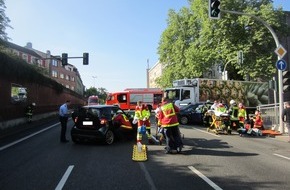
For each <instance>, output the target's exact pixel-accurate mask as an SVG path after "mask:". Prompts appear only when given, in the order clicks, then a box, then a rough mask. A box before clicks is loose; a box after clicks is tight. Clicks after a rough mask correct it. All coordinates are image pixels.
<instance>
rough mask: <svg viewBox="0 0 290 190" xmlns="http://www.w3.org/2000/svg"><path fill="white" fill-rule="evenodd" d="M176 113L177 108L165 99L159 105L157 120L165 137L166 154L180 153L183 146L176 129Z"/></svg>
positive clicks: (177, 123)
mask: <svg viewBox="0 0 290 190" xmlns="http://www.w3.org/2000/svg"><path fill="white" fill-rule="evenodd" d="M178 112H179V108H178V107H177V106H176V105H174V104H173V103H172V102H171V101H169V99H168V98H165V99H164V101H163V103H162V105H161V111H160V114H159V120H160V124H161V127H163V128H164V133H165V136H166V151H165V153H166V154H169V153H176V152H181V149H182V146H183V144H182V140H181V136H180V131H179V128H178V125H179V122H178V117H177V113H178Z"/></svg>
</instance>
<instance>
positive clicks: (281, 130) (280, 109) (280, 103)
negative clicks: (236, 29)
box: [221, 10, 284, 133]
mask: <svg viewBox="0 0 290 190" xmlns="http://www.w3.org/2000/svg"><path fill="white" fill-rule="evenodd" d="M221 12H224V13H230V14H238V15H245V16H250V17H253V18H254V19H256V20H257V21H259V22H261V23H262V24H263V25H264V26H266V28H267V29H268V30H269V31H270V32H271V34H272V36H273V38H274V40H275V43H276V47H277V48H278V47H279V45H280V43H279V40H278V37H277V35H276V33H275V32H274V30H273V28H272V27H271V26H270V25H269V24H268V23H266V22H265V21H263V20H262V19H260V18H259V17H257V16H255V15H252V14H248V13H243V12H237V11H228V10H221ZM281 58H282V57H279V56H278V60H280V59H281ZM282 80H283V79H282V70H279V69H278V87H279V131H280V132H281V133H284V126H283V120H282V115H283V109H284V107H283V104H284V100H283V93H282V92H283V83H282ZM275 106H276V105H275Z"/></svg>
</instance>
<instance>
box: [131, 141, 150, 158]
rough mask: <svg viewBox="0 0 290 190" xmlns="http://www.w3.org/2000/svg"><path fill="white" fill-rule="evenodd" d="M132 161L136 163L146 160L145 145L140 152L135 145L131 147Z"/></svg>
mask: <svg viewBox="0 0 290 190" xmlns="http://www.w3.org/2000/svg"><path fill="white" fill-rule="evenodd" d="M132 160H133V161H136V162H144V161H146V160H147V147H146V145H142V147H141V150H140V149H139V150H138V146H137V145H136V144H134V145H133V154H132Z"/></svg>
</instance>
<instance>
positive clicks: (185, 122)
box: [180, 116, 188, 125]
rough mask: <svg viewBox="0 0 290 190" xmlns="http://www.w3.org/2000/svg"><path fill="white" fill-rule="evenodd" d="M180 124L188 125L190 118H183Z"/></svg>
mask: <svg viewBox="0 0 290 190" xmlns="http://www.w3.org/2000/svg"><path fill="white" fill-rule="evenodd" d="M180 123H181V124H182V125H186V124H187V123H188V118H187V117H186V116H182V117H181V118H180Z"/></svg>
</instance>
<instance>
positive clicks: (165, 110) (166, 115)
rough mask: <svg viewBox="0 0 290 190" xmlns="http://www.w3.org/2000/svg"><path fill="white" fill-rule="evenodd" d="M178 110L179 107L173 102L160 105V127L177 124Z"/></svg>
mask: <svg viewBox="0 0 290 190" xmlns="http://www.w3.org/2000/svg"><path fill="white" fill-rule="evenodd" d="M177 112H179V108H178V107H177V106H175V105H174V104H173V103H165V104H163V105H162V106H161V112H160V114H159V120H160V124H161V126H162V127H174V126H178V125H179V122H178V118H177V115H176V113H177Z"/></svg>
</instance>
